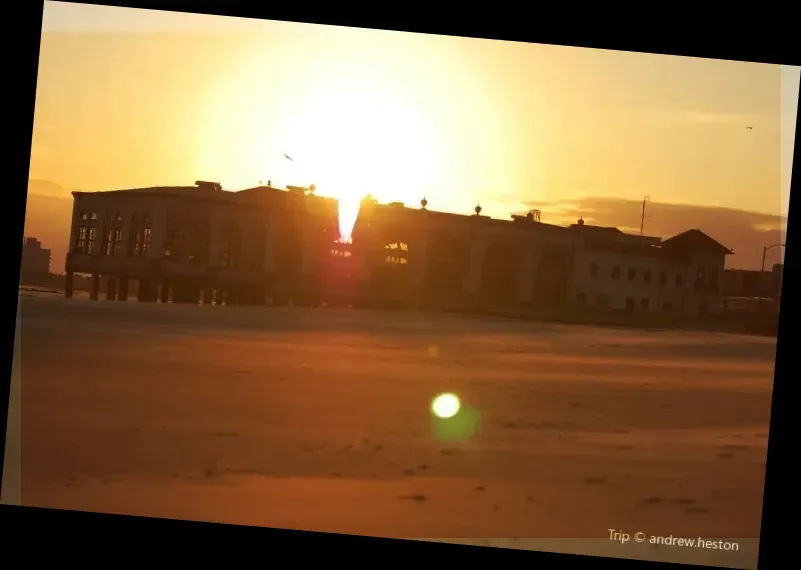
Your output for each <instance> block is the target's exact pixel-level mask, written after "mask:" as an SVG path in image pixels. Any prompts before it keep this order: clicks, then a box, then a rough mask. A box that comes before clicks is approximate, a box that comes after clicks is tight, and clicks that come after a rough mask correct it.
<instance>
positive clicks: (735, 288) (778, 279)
mask: <svg viewBox="0 0 801 570" xmlns="http://www.w3.org/2000/svg"><path fill="white" fill-rule="evenodd" d="M783 268H784V266H783V265H782V264H781V263H777V264H775V265H774V266H773V268H772V269H771V271H759V270H751V269H727V270H726V273H725V275H724V284H723V292H724V295H725V296H726V297H742V298H745V297H752V298H757V297H763V298H769V299H778V298H779V297H781V288H782V270H783Z"/></svg>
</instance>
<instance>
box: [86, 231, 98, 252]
mask: <svg viewBox="0 0 801 570" xmlns="http://www.w3.org/2000/svg"><path fill="white" fill-rule="evenodd" d="M96 242H97V229H96V228H89V239H88V240H87V242H86V253H88V254H90V255H91V254H93V253H94V252H95V245H97V244H96Z"/></svg>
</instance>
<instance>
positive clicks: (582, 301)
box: [576, 293, 587, 306]
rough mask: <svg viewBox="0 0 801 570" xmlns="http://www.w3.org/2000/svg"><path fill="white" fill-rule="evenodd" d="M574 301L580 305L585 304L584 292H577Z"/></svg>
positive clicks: (585, 296)
mask: <svg viewBox="0 0 801 570" xmlns="http://www.w3.org/2000/svg"><path fill="white" fill-rule="evenodd" d="M576 301H578V304H579V305H581V306H584V305H586V304H587V295H586V294H584V293H579V294H578V295H576Z"/></svg>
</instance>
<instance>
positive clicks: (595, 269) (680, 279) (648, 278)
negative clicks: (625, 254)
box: [590, 263, 684, 287]
mask: <svg viewBox="0 0 801 570" xmlns="http://www.w3.org/2000/svg"><path fill="white" fill-rule="evenodd" d="M600 273H601V268H600V266H599V265H598V264H597V263H593V264H591V265H590V277H592V278H597V277H599V276H600ZM637 273H638V272H637V269H636V268H634V267H629V268H628V280H629V281H635V280H636V279H637ZM621 275H622V271H621V268H620V266H619V265H614V266H613V267H612V270H611V272H610V277H611V278H612V279H620V278H621ZM642 279H643V282H644V283H651V282H652V281H653V274H652V272H651V270H650V269H645V270H644V271H643V272H642ZM667 283H668V273H667V271H665V270H662V271H660V272H659V284H660V285H667ZM673 283H674V285H675V286H676V287H681V286H682V285H683V284H684V274H682V273H678V274H676V275H675V277H674V280H673Z"/></svg>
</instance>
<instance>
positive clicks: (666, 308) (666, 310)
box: [662, 301, 673, 313]
mask: <svg viewBox="0 0 801 570" xmlns="http://www.w3.org/2000/svg"><path fill="white" fill-rule="evenodd" d="M672 310H673V304H672V303H670V302H669V301H668V302H667V303H663V304H662V312H663V313H669V312H670V311H672Z"/></svg>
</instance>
